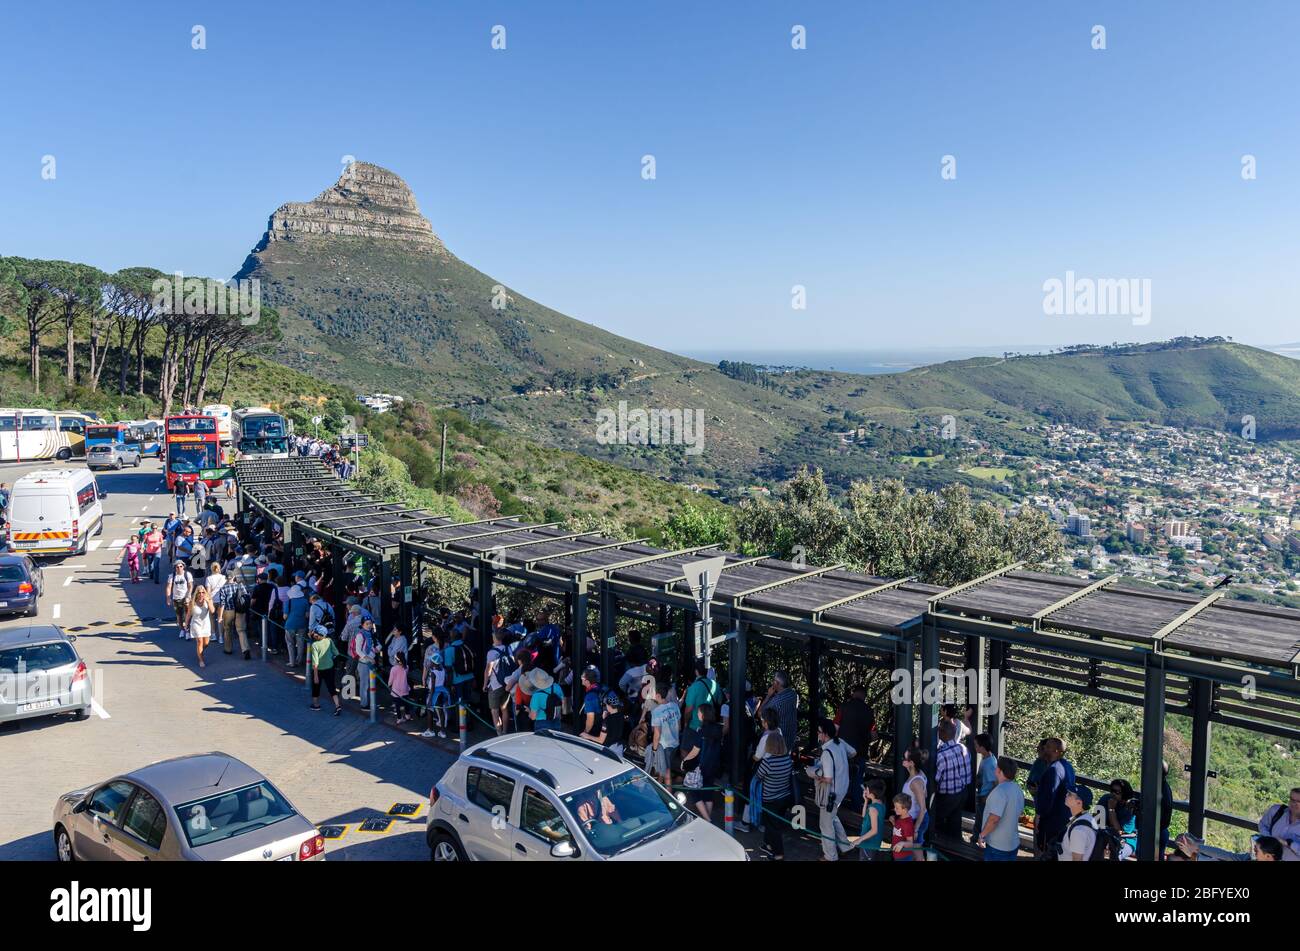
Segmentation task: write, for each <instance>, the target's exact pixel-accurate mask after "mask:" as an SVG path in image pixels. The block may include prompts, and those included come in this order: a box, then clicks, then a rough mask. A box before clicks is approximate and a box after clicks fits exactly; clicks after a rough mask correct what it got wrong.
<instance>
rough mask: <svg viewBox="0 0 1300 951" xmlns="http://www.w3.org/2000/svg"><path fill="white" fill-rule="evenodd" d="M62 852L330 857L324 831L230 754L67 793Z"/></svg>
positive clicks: (57, 843) (102, 857) (187, 857)
mask: <svg viewBox="0 0 1300 951" xmlns="http://www.w3.org/2000/svg"><path fill="white" fill-rule="evenodd" d="M54 848H55V851H56V853H57V855H58V858H59V861H61V862H72V861H81V862H85V861H91V862H96V861H112V860H126V861H145V862H149V861H186V862H216V861H240V860H242V861H255V862H307V861H314V860H322V859H324V858H325V840H324V838H323V837H322V836H321V835H320V833H319V832H318V831H317V829H316V827H315V826H314V825H312V824H311V823H310V822H308V821H307V820H306V819H305V818H304V817H303V816H302V814H301V813H299V812H298V810H297V809H295V808H294V807H293V804H292V803H291V802H289V800H288V799H286V798H285V796H284V795H283V794H282V793H281V792H280V791H279V790H278V789H276V788H275V787H274V786H272V785H271V782H270V780H268V779H267V778H266V777H265V776H263V775H262V774H261V773H259V772H258V771H257V770H255V769H253V768H252V767H251V766H248V765H246V764H244V763H241V762H240V761H239V760H237V759H235V758H234V757H233V756H227V755H226V754H225V753H196V754H194V755H191V756H180V757H177V758H176V759H169V760H163V761H162V762H161V763H153V764H151V765H149V766H144V767H141V768H140V769H137V770H133V771H132V772H129V773H125V774H123V775H121V776H118V777H115V778H114V779H110V780H109V781H108V782H105V783H101V784H99V785H97V786H87V787H86V788H85V789H77V790H74V791H73V792H70V793H65V794H64V795H62V796H60V797H59V801H58V802H57V803H56V804H55V806H54Z"/></svg>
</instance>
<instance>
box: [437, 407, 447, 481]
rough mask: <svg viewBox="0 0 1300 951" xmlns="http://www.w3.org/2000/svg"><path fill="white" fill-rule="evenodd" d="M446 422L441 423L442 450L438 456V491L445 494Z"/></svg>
mask: <svg viewBox="0 0 1300 951" xmlns="http://www.w3.org/2000/svg"><path fill="white" fill-rule="evenodd" d="M446 474H447V424H446V423H443V424H442V452H441V453H440V454H439V458H438V491H439V492H441V493H442V494H443V495H446V494H447V479H446Z"/></svg>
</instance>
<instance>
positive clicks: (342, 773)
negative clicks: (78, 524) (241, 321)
mask: <svg viewBox="0 0 1300 951" xmlns="http://www.w3.org/2000/svg"><path fill="white" fill-rule="evenodd" d="M47 465H48V464H47ZM70 465H73V466H76V465H80V463H77V462H73V463H70ZM34 468H38V467H37V466H33V465H13V464H9V465H3V466H0V482H8V483H9V484H10V485H11V486H12V485H13V483H14V481H15V480H16V479H18V478H19V477H20V476H21V475H23V474H25V473H26V472H29V471H31V470H32V469H34ZM99 481H100V485H101V486H102V488H103V489H104V490H105V491H107V492H108V498H107V499H105V501H104V505H105V525H104V532H103V534H102V535H101V536H100V537H99V538H95V539H92V541H91V543H90V544H91V548H92V549H93V550H91V551H89V552H87V554H86V555H85V556H84V557H74V558H66V559H62V560H55V561H47V562H45V581H46V593H45V597H44V598H43V599H42V601H41V605H40V618H41V619H43V620H47V621H49V620H57V622H58V623H59V624H61V625H63V626H64V628H65V629H68V628H76V627H85V628H86V630H83V631H77V632H75V633H76V634H77V637H78V640H77V648H78V650H79V651H80V652H81V654H82V656H83V657H84V658H85V659H86V661H87V663H88V664H90V665H91V669H92V674H93V676H95V677H98V678H100V682H101V683H102V705H103V708H104V711H105V713H106V715H107V718H104V717H101V716H92V717H91V718H90V719H89V720H86V721H84V722H80V723H78V722H75V721H74V720H72V719H71V718H70V717H57V718H45V719H41V720H35V721H27V722H25V723H22V724H17V725H11V726H6V727H0V761H2V762H3V764H4V766H3V768H0V803H4V807H3V808H2V809H0V860H7V859H49V858H53V856H54V849H53V844H52V839H51V834H50V815H51V811H52V810H53V807H54V802H55V799H56V798H57V797H58V796H59V794H60V793H63V792H66V791H68V790H69V789H76V788H78V787H80V786H86V785H89V784H91V783H94V782H97V781H100V780H102V779H107V778H109V777H110V776H112V775H113V774H115V773H118V772H123V771H126V770H129V769H132V768H135V767H137V766H140V765H143V764H145V763H150V762H153V761H155V760H159V759H165V758H167V757H170V756H178V755H182V754H185V753H195V752H203V751H208V750H222V751H224V752H227V753H230V754H232V755H234V756H238V757H239V758H240V759H243V760H245V761H246V762H248V763H249V764H250V765H252V766H254V767H255V768H257V769H259V770H261V771H262V772H263V773H265V774H266V775H267V776H269V777H271V779H272V780H273V781H274V782H275V784H276V785H277V786H278V787H279V788H280V789H281V790H283V791H284V793H285V794H286V795H287V796H289V798H290V799H292V800H293V802H294V804H295V805H296V806H297V807H298V808H299V809H300V810H301V811H302V812H303V813H304V814H305V815H306V816H307V817H308V818H310V819H311V820H313V821H314V822H316V823H317V824H324V823H359V822H360V821H361V820H363V819H365V818H368V817H370V816H375V815H379V814H382V813H384V812H386V811H387V810H388V809H389V807H390V806H392V805H393V804H394V803H397V802H410V803H420V804H422V806H421V813H420V815H419V816H418V817H417V818H416V819H414V820H408V819H398V820H396V821H395V822H394V824H393V827H392V829H391V831H389V832H387V833H384V834H372V833H364V832H359V831H357V830H356V828H355V826H353V827H352V828H350V829H349V831H348V832H347V833H346V834H345V835H344V837H343V838H341V839H338V840H336V841H332V842H330V843H329V844H328V846H327V854H328V856H329V858H330V859H331V860H339V859H426V858H427V857H428V850H427V849H426V848H425V845H424V838H423V829H424V820H423V810H424V808H427V801H428V795H429V789H430V787H431V786H432V785H433V783H434V782H435V781H436V779H437V778H438V777H439V776H441V775H442V773H443V771H444V770H445V769H446V768H447V766H448V765H449V764H450V763H451V762H452V761H453V759H454V747H452V746H451V745H450V744H444V747H445V748H439V747H438V746H435V745H433V744H431V743H429V742H427V741H424V740H421V739H419V738H417V737H413V736H408V735H406V734H404V733H399V732H398V731H397V730H395V729H394V728H392V727H390V726H385V725H382V724H378V725H371V724H370V723H369V721H368V720H366V719H365V718H364V717H362V716H360V715H357V714H345V715H344V716H342V717H338V718H335V717H332V716H330V715H329V713H328V712H320V713H314V712H311V711H309V710H308V702H309V697H308V694H307V691H306V688H305V687H304V685H303V682H302V680H301V678H299V679H297V680H295V679H293V678H292V677H291V676H290V675H289V674H288V673H286V672H285V671H284V670H283V668H282V665H280V664H276V663H274V661H272V662H270V663H266V664H263V663H261V662H260V661H258V660H257V659H256V658H257V654H256V653H255V654H254V659H253V660H251V661H245V660H243V659H242V658H241V657H240V655H239V654H238V653H235V654H233V655H230V656H226V655H225V654H223V653H222V652H221V650H220V648H216V649H213V648H209V651H208V654H207V657H206V659H207V664H208V666H207V667H206V668H205V669H204V670H201V671H200V670H199V669H198V667H197V663H196V661H195V658H194V650H193V646H192V644H191V642H189V641H182V640H180V639H179V632H178V630H177V628H176V624H175V619H174V617H169V616H170V611H169V610H168V609H167V608H166V606H165V605H164V604H163V596H162V588H161V586H157V585H154V584H152V583H150V582H147V581H145V582H142V583H140V584H139V585H132V584H131V583H130V582H129V580H126V579H125V578H124V577H123V575H124V573H125V572H124V568H123V566H122V564H121V558H122V553H121V547H122V545H123V544H125V540H126V537H127V535H128V534H129V533H130V532H131V531H132V530H134V528H136V527H138V525H139V522H140V521H141V520H142V519H148V518H151V517H152V518H157V519H162V518H165V517H166V515H167V512H168V511H169V509H170V508H171V506H172V498H171V496H170V494H168V493H167V490H166V487H165V486H164V485H163V484H162V476H161V470H160V467H159V464H158V463H157V462H156V461H153V460H146V461H145V463H144V464H143V465H142V466H141V468H140V469H138V470H124V471H122V472H108V473H102V474H101V475H100V476H99ZM0 623H13V622H8V621H4V622H0Z"/></svg>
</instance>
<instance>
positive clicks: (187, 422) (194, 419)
mask: <svg viewBox="0 0 1300 951" xmlns="http://www.w3.org/2000/svg"><path fill="white" fill-rule="evenodd" d="M216 431H217V421H216V420H215V419H213V418H212V417H211V416H179V417H175V418H173V419H169V420H167V432H169V433H215V432H216Z"/></svg>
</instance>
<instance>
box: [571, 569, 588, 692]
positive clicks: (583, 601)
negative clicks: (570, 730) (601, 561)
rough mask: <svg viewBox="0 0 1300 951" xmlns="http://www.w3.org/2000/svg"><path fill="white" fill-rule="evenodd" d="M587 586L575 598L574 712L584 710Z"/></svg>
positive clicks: (579, 590)
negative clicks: (583, 681) (583, 682)
mask: <svg viewBox="0 0 1300 951" xmlns="http://www.w3.org/2000/svg"><path fill="white" fill-rule="evenodd" d="M587 607H588V604H587V586H586V585H585V584H584V585H582V586H581V587H580V588H579V589H578V591H577V593H576V594H574V596H573V711H574V713H575V714H576V713H577V711H578V710H580V709H582V672H583V671H584V670H586V669H587Z"/></svg>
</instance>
